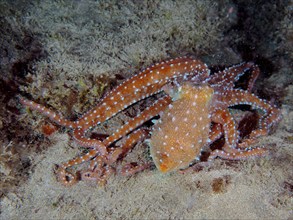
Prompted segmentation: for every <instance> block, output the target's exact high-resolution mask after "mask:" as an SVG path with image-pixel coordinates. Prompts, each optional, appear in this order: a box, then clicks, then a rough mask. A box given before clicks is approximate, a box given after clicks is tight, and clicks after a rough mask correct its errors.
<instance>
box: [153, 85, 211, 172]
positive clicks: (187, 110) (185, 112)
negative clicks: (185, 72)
mask: <svg viewBox="0 0 293 220" xmlns="http://www.w3.org/2000/svg"><path fill="white" fill-rule="evenodd" d="M179 93H180V94H177V96H178V97H179V98H178V100H176V101H174V102H173V103H172V107H171V108H166V110H165V111H164V114H163V115H162V118H161V122H160V123H157V124H156V125H155V127H154V129H153V132H152V137H151V139H150V152H151V156H152V158H153V160H154V163H155V165H156V167H157V168H158V169H159V170H160V171H161V172H163V173H167V172H171V171H176V170H179V169H182V168H186V167H188V166H189V164H190V163H191V162H192V161H193V160H194V159H195V158H196V157H197V156H198V155H200V151H201V149H202V147H203V146H204V145H205V144H206V143H207V142H208V139H209V131H210V124H211V118H210V115H209V112H210V105H211V99H212V96H213V89H212V88H211V87H209V86H191V85H189V84H185V85H183V86H182V87H181V88H180V89H179ZM193 103H196V105H195V106H193ZM193 125H196V126H193ZM178 128H179V129H178Z"/></svg>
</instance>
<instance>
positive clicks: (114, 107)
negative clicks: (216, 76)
mask: <svg viewBox="0 0 293 220" xmlns="http://www.w3.org/2000/svg"><path fill="white" fill-rule="evenodd" d="M208 72H209V70H208V68H207V66H206V65H205V64H204V63H202V62H201V61H199V60H196V59H193V58H191V57H180V58H176V59H174V60H170V61H166V62H161V63H157V64H155V65H153V66H151V67H149V68H147V69H145V70H143V71H141V72H140V73H139V74H137V75H134V76H133V77H131V78H130V79H127V80H125V81H124V82H123V83H122V84H120V85H119V86H117V87H116V88H115V89H114V90H112V91H111V92H110V93H108V94H107V95H106V96H105V97H104V99H102V100H101V102H100V103H99V104H98V105H97V107H95V108H94V109H92V110H91V111H89V112H88V113H86V114H85V115H84V116H83V117H82V118H81V119H80V120H78V121H76V123H78V125H79V126H80V127H82V129H83V130H88V129H89V128H90V127H92V126H96V125H98V124H99V123H101V122H103V121H105V120H107V119H109V118H110V117H112V116H114V115H115V114H117V113H118V112H120V111H121V110H123V109H125V108H127V107H128V106H130V105H131V104H133V103H136V102H138V101H139V100H141V99H144V98H146V97H149V96H151V95H153V94H155V93H158V92H160V91H162V87H163V86H164V85H165V84H166V83H167V82H170V81H172V80H173V79H174V78H176V77H180V76H185V75H191V74H192V75H197V74H199V75H200V74H204V75H206V74H208Z"/></svg>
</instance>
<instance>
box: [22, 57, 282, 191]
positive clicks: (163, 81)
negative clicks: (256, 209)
mask: <svg viewBox="0 0 293 220" xmlns="http://www.w3.org/2000/svg"><path fill="white" fill-rule="evenodd" d="M247 71H250V79H249V81H248V86H247V89H245V90H244V89H236V88H235V82H236V81H237V80H238V79H239V77H240V76H241V75H243V74H244V73H245V72H247ZM258 74H259V68H258V67H257V66H256V65H254V64H253V63H250V62H249V63H242V64H239V65H236V66H232V67H230V68H228V69H225V70H224V71H219V72H217V73H215V74H210V70H209V69H208V67H207V65H206V64H204V63H202V62H201V61H199V60H196V59H193V58H192V57H179V58H176V59H171V60H168V61H164V62H161V63H157V64H155V65H152V66H150V67H148V68H146V69H145V70H143V71H141V72H140V73H138V74H137V75H134V76H133V77H131V78H129V79H127V80H125V81H124V82H123V83H122V84H120V85H119V86H117V87H116V88H115V89H113V90H112V91H111V92H109V93H108V94H106V95H105V96H104V98H103V99H101V100H100V102H99V103H98V105H97V106H96V107H95V108H93V109H92V110H90V111H89V112H87V113H85V114H84V115H83V116H82V117H81V118H80V119H78V120H76V121H70V120H67V119H65V118H64V117H63V116H61V115H60V114H57V113H55V112H54V111H52V110H50V109H48V108H46V107H44V106H41V105H39V104H37V103H35V102H33V101H29V100H27V99H25V98H23V97H20V102H21V103H22V104H23V105H24V106H27V107H29V108H30V109H33V110H36V111H38V112H39V113H41V114H42V115H44V116H47V117H49V118H50V119H51V121H53V122H55V123H57V124H59V125H61V126H64V127H67V128H71V129H72V132H73V137H74V139H75V141H76V142H77V143H78V144H80V145H81V146H84V147H86V148H89V151H88V153H86V154H85V155H83V156H81V157H78V158H75V159H73V160H70V161H68V162H65V163H63V164H61V165H60V166H59V168H58V170H57V175H58V179H59V181H60V182H61V183H62V184H64V185H66V186H68V185H72V184H74V183H75V182H76V181H77V180H78V177H77V175H75V174H72V173H70V172H69V171H68V170H67V169H68V168H69V167H72V166H74V165H78V164H81V163H83V162H86V161H90V167H89V169H88V170H86V171H83V172H82V174H81V179H83V180H94V181H97V182H98V183H101V182H104V181H105V180H106V179H107V177H108V176H109V174H111V173H113V172H114V171H115V169H114V167H113V164H114V163H115V162H116V161H117V160H118V159H119V158H121V157H123V156H125V155H126V154H127V152H128V151H129V150H130V149H131V147H132V146H133V145H134V144H135V143H137V142H138V141H140V140H143V139H144V138H145V137H146V135H147V131H146V129H143V127H142V125H143V124H144V123H145V122H146V121H148V120H150V119H152V118H153V117H154V116H158V115H159V116H160V119H159V120H158V121H157V122H156V123H155V125H154V126H153V128H152V131H151V132H150V138H149V139H148V140H147V143H148V144H149V145H150V152H151V157H152V158H153V161H154V163H155V165H156V167H157V168H158V169H159V170H160V171H161V172H171V171H176V170H180V169H184V168H187V167H188V166H190V164H192V163H193V162H194V160H195V159H196V158H198V157H199V156H200V154H201V151H202V148H203V147H205V146H209V145H210V144H211V143H212V142H213V141H215V140H217V139H218V138H220V137H221V136H222V135H224V139H225V145H224V147H223V148H222V149H221V150H215V151H213V152H211V154H210V156H209V161H211V160H212V159H214V158H215V157H221V158H224V159H231V160H238V159H245V158H249V157H254V156H262V155H264V154H266V152H267V151H266V149H264V148H257V147H256V148H251V147H250V145H251V144H252V143H254V142H255V140H256V138H257V137H259V136H261V135H267V134H268V133H269V132H270V131H271V128H272V127H273V126H274V125H276V124H277V123H278V122H279V121H280V119H281V114H280V111H279V110H278V109H277V108H276V107H274V106H271V105H270V104H268V103H267V102H266V101H264V100H261V99H259V98H258V97H256V96H255V95H253V94H252V93H251V90H252V87H253V84H254V82H255V80H256V78H257V77H258ZM157 93H162V96H161V97H160V98H159V99H158V100H157V101H155V102H154V103H153V104H152V105H151V106H149V107H147V108H146V109H145V110H144V111H142V112H141V113H140V114H139V115H137V116H136V117H134V118H133V119H131V120H129V121H128V122H126V123H125V124H124V125H123V126H122V127H120V128H118V129H117V130H116V132H114V133H113V134H112V135H110V136H109V137H108V138H106V139H105V140H104V141H99V140H96V139H91V138H88V134H87V133H88V131H89V130H90V129H91V128H93V127H95V126H97V125H99V124H100V123H102V122H104V121H106V120H108V119H109V118H111V117H113V116H114V115H116V114H117V113H118V112H120V111H122V110H124V109H126V108H128V107H129V106H130V105H132V104H134V103H136V102H138V101H140V100H142V99H145V98H147V97H149V96H152V95H154V94H157ZM241 104H245V105H250V106H252V108H254V109H260V110H261V111H262V112H263V114H262V117H261V118H260V120H259V126H258V128H257V129H256V130H254V131H253V132H251V134H250V135H249V137H246V138H245V139H240V137H239V134H238V133H239V132H238V131H237V124H236V122H235V121H234V119H233V117H232V115H231V114H230V112H229V107H231V106H235V105H241ZM121 138H124V141H123V144H122V145H121V146H119V147H109V146H110V145H111V144H112V143H114V142H116V141H117V140H120V139H121ZM149 166H150V164H149V163H146V164H143V165H138V166H135V165H133V164H128V165H126V166H125V167H123V169H122V170H121V172H122V173H123V174H125V175H128V174H129V175H131V174H133V173H135V172H138V171H140V170H143V169H145V168H147V167H149Z"/></svg>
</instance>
